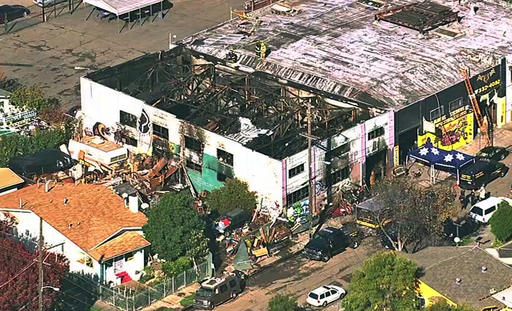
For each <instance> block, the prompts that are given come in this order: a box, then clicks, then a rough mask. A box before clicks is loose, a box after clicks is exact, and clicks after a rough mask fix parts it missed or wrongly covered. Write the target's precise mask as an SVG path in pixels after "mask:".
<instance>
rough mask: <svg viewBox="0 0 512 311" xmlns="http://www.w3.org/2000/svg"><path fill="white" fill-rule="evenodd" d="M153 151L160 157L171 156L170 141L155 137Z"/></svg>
mask: <svg viewBox="0 0 512 311" xmlns="http://www.w3.org/2000/svg"><path fill="white" fill-rule="evenodd" d="M153 153H154V154H155V155H157V156H160V157H170V156H171V148H170V146H169V142H168V141H167V140H163V139H159V138H156V139H153Z"/></svg>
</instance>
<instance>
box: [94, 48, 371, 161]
mask: <svg viewBox="0 0 512 311" xmlns="http://www.w3.org/2000/svg"><path fill="white" fill-rule="evenodd" d="M192 56H193V55H191V54H190V51H189V50H187V49H184V48H182V47H177V48H175V49H172V50H170V51H166V52H159V53H155V54H150V55H145V56H142V57H140V58H137V59H134V60H131V61H129V62H127V63H124V64H121V65H118V66H115V67H113V68H110V67H109V68H105V69H102V70H100V71H97V72H94V73H90V74H89V75H87V76H86V78H89V79H91V80H93V81H95V82H98V83H101V84H102V85H105V86H108V87H111V88H113V89H116V90H118V91H121V92H123V93H125V94H128V95H130V96H133V97H135V98H138V99H140V100H143V101H144V102H145V103H146V104H148V105H152V106H154V107H156V108H159V109H162V110H164V111H167V112H169V113H171V114H173V115H175V116H176V117H177V118H178V119H182V120H185V121H187V122H190V123H191V124H194V125H197V126H200V127H202V128H204V129H206V130H209V131H211V132H215V133H218V134H220V135H224V136H226V137H228V138H230V139H232V140H235V141H237V142H239V143H241V144H243V145H245V146H246V147H248V148H250V149H253V150H256V151H258V152H261V153H263V154H266V155H268V156H270V157H272V158H277V159H282V158H285V157H287V156H289V155H292V154H295V153H297V152H299V151H302V150H304V149H306V146H307V141H306V138H305V134H306V132H307V130H306V128H307V116H306V111H307V106H308V105H310V106H311V111H312V112H311V115H312V118H311V119H312V134H313V135H314V136H316V137H318V138H327V137H329V136H331V135H333V134H334V133H339V132H340V131H342V130H344V129H347V128H350V127H352V126H353V125H354V124H357V123H358V122H359V121H360V120H363V119H366V118H368V116H369V113H370V112H369V111H368V109H367V107H362V108H360V109H355V107H353V106H350V105H343V104H341V103H340V102H337V101H334V100H330V99H325V98H324V97H322V96H320V95H318V94H315V93H314V92H313V91H314V90H309V91H311V93H310V92H308V91H303V90H300V89H298V88H294V87H290V85H287V87H284V86H283V85H282V84H280V83H279V82H278V81H275V80H273V79H272V78H271V77H269V76H266V75H264V74H262V73H252V74H247V73H243V72H239V71H236V70H234V69H230V68H227V67H223V66H222V64H220V65H219V66H215V64H214V63H213V62H217V61H219V62H220V63H222V61H221V60H217V59H213V58H212V59H209V61H205V60H204V59H201V58H202V57H205V56H204V55H195V56H196V57H192ZM297 87H300V85H297Z"/></svg>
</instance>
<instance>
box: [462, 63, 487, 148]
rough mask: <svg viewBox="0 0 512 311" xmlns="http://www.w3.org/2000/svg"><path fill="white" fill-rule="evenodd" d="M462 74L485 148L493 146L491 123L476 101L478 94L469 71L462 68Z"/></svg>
mask: <svg viewBox="0 0 512 311" xmlns="http://www.w3.org/2000/svg"><path fill="white" fill-rule="evenodd" d="M460 72H461V74H462V77H463V78H464V84H465V85H466V90H467V92H468V97H469V101H470V102H471V106H472V107H473V112H474V113H475V118H476V122H477V124H478V127H479V128H480V133H481V134H482V138H483V147H486V146H491V145H492V139H491V138H490V135H489V122H488V120H487V117H486V116H485V115H484V114H482V111H481V110H480V104H479V103H478V101H477V100H476V94H475V92H474V91H473V87H472V86H471V80H470V77H469V73H468V70H467V69H465V68H461V69H460Z"/></svg>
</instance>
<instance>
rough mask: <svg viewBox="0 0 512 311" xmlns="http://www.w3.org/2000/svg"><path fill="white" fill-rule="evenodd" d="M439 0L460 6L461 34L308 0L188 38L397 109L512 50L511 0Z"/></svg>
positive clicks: (456, 27)
mask: <svg viewBox="0 0 512 311" xmlns="http://www.w3.org/2000/svg"><path fill="white" fill-rule="evenodd" d="M436 2H437V3H440V4H443V5H447V6H450V7H452V6H453V9H454V10H456V11H459V16H462V17H463V18H462V21H461V23H453V24H452V25H450V26H449V28H447V29H450V31H453V32H455V33H460V35H459V36H457V37H455V38H451V37H448V36H443V35H440V34H438V33H437V32H436V31H431V32H429V33H428V34H427V35H421V34H420V33H419V32H417V31H415V30H412V29H408V28H405V27H401V26H397V25H394V24H391V23H388V22H385V21H380V22H376V21H375V18H374V16H375V13H376V12H377V10H376V9H374V8H370V7H367V6H364V5H362V4H360V3H357V2H356V1H355V0H329V1H325V0H306V1H304V2H302V3H301V4H300V5H298V7H300V9H301V10H302V12H301V13H300V14H298V15H295V16H285V15H276V14H273V13H271V11H270V9H268V8H267V9H262V10H260V11H257V12H255V15H254V16H253V19H252V20H251V21H252V22H254V23H259V26H256V27H255V28H254V29H255V30H254V32H253V33H252V35H248V34H247V33H244V32H243V31H241V29H242V26H240V27H239V26H238V24H240V23H241V22H242V21H241V20H239V19H233V20H231V21H228V22H225V23H223V24H220V25H218V26H216V27H214V28H211V29H208V30H205V31H202V32H199V33H197V34H195V35H193V36H191V37H189V38H187V39H184V40H183V43H184V44H185V45H186V46H187V47H189V48H191V49H193V50H196V51H198V52H201V53H205V54H209V55H212V56H215V57H218V58H222V59H225V58H226V55H227V54H228V52H229V51H234V52H235V53H236V54H237V55H238V56H239V58H238V60H237V63H238V64H240V65H244V66H247V67H251V68H253V69H255V70H258V71H263V72H267V73H270V74H273V75H275V76H278V77H279V78H282V79H287V80H290V81H294V82H297V83H300V84H303V85H306V86H309V87H313V88H316V89H318V90H321V91H325V92H329V93H332V94H335V95H340V96H345V97H349V98H351V99H354V100H358V101H363V102H366V103H369V104H371V105H373V106H375V107H378V108H383V107H384V108H395V109H397V108H401V107H403V106H405V105H408V104H411V103H414V102H416V101H418V100H420V99H422V98H425V97H427V96H429V95H431V94H434V93H437V92H438V91H440V90H443V89H445V88H447V87H450V86H451V85H453V84H455V83H457V82H459V81H461V80H462V78H461V77H460V75H459V69H460V66H461V65H465V66H468V67H469V68H470V70H471V72H473V73H479V72H482V71H484V70H486V69H488V68H490V67H491V66H493V65H496V64H497V62H498V61H499V59H500V58H501V57H502V56H504V55H508V54H511V53H512V30H511V29H512V7H511V5H509V4H507V3H505V2H504V1H500V2H499V3H498V2H496V3H494V2H485V1H479V2H478V7H479V10H478V12H477V13H476V14H475V13H474V11H473V7H471V6H470V4H469V3H465V1H463V4H462V5H458V2H457V1H455V2H452V1H436ZM404 3H406V2H401V4H404ZM395 4H396V3H395ZM256 17H257V18H258V20H256V19H255V18H256ZM445 27H448V26H445ZM248 28H251V27H248V26H247V25H246V24H245V25H243V29H244V30H245V29H248ZM259 41H264V42H265V43H266V46H267V48H268V49H270V54H269V55H268V57H267V58H266V59H265V60H262V59H260V58H259V57H258V56H257V55H256V52H255V45H256V43H257V42H259Z"/></svg>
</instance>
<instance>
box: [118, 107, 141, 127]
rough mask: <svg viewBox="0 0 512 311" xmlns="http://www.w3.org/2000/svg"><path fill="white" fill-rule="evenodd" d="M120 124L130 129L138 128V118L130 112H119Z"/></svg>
mask: <svg viewBox="0 0 512 311" xmlns="http://www.w3.org/2000/svg"><path fill="white" fill-rule="evenodd" d="M119 123H121V124H122V125H126V126H129V127H133V128H137V116H136V115H134V114H131V113H129V112H126V111H123V110H119Z"/></svg>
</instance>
